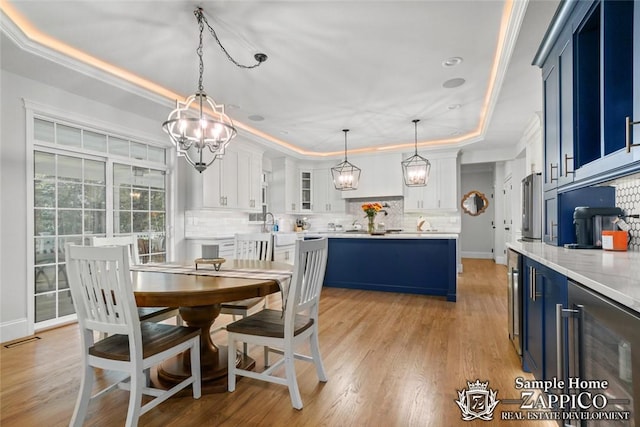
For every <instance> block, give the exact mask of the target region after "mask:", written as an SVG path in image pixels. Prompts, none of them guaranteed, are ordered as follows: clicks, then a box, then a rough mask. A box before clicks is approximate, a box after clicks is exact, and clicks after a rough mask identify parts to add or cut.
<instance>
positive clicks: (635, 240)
mask: <svg viewBox="0 0 640 427" xmlns="http://www.w3.org/2000/svg"><path fill="white" fill-rule="evenodd" d="M605 184H606V185H612V186H614V187H615V188H616V206H618V207H619V208H621V209H622V210H623V211H624V213H625V215H638V214H640V173H637V174H634V175H629V176H626V177H623V178H618V179H616V180H614V181H610V182H607V183H605ZM624 220H625V221H626V222H627V223H628V224H629V225H630V226H631V230H629V235H630V236H631V241H630V242H629V250H630V251H636V252H638V251H640V219H638V218H624Z"/></svg>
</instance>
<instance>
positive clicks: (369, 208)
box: [362, 202, 382, 218]
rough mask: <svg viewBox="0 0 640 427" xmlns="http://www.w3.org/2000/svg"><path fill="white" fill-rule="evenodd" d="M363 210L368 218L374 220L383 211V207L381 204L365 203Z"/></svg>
mask: <svg viewBox="0 0 640 427" xmlns="http://www.w3.org/2000/svg"><path fill="white" fill-rule="evenodd" d="M362 210H363V211H364V213H365V214H367V217H369V218H374V217H375V216H376V214H377V213H378V212H380V211H381V210H382V205H381V204H380V203H377V202H376V203H365V204H364V205H362Z"/></svg>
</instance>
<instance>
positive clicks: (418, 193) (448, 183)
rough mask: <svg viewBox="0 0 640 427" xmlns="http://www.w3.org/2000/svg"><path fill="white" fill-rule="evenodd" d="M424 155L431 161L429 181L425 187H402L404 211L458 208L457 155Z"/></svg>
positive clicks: (453, 209) (452, 209)
mask: <svg viewBox="0 0 640 427" xmlns="http://www.w3.org/2000/svg"><path fill="white" fill-rule="evenodd" d="M454 156H455V154H454ZM425 157H427V158H428V159H429V161H430V162H431V173H430V176H429V182H428V183H427V186H426V187H406V186H405V187H404V211H405V212H423V211H432V210H448V211H455V210H458V199H459V197H458V161H457V157H442V158H434V159H432V158H430V157H429V156H425Z"/></svg>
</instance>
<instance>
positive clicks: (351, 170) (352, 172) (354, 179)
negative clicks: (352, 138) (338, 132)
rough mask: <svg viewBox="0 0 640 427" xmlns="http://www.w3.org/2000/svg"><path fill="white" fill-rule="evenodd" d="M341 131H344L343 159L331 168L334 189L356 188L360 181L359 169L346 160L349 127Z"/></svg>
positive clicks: (346, 189)
mask: <svg viewBox="0 0 640 427" xmlns="http://www.w3.org/2000/svg"><path fill="white" fill-rule="evenodd" d="M342 131H343V132H344V160H343V161H342V163H339V164H338V165H336V166H334V167H332V168H331V177H332V178H333V185H334V187H335V188H336V190H340V191H349V190H356V189H357V188H358V184H359V183H360V172H361V169H360V168H359V167H357V166H355V165H353V164H352V163H349V161H348V160H347V132H349V129H343V130H342Z"/></svg>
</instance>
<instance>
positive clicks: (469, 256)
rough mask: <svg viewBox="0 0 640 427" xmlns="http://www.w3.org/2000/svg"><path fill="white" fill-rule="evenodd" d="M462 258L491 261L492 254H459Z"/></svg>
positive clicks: (463, 252)
mask: <svg viewBox="0 0 640 427" xmlns="http://www.w3.org/2000/svg"><path fill="white" fill-rule="evenodd" d="M460 256H462V258H479V259H493V253H492V252H465V251H462V252H460Z"/></svg>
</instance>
